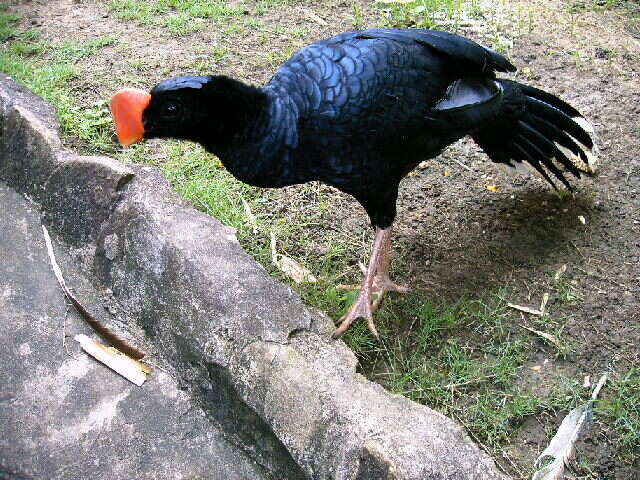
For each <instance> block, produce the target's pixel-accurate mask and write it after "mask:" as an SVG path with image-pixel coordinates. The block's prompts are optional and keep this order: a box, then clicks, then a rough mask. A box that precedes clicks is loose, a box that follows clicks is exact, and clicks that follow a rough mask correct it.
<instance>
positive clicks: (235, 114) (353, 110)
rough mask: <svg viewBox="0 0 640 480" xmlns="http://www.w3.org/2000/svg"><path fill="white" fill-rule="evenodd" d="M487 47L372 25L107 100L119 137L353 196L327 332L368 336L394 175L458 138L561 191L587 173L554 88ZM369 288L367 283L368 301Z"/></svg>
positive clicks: (386, 284) (392, 209) (251, 178)
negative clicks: (359, 268)
mask: <svg viewBox="0 0 640 480" xmlns="http://www.w3.org/2000/svg"><path fill="white" fill-rule="evenodd" d="M514 70H515V67H514V66H513V65H512V64H511V63H509V61H508V60H507V59H506V58H504V57H503V56H502V55H500V54H498V53H497V52H495V51H493V50H491V49H489V48H486V47H483V46H481V45H478V44H477V43H475V42H473V41H471V40H469V39H466V38H463V37H460V36H458V35H453V34H450V33H445V32H440V31H434V30H416V29H409V30H405V29H371V30H363V31H352V32H347V33H343V34H341V35H338V36H335V37H332V38H328V39H326V40H322V41H319V42H317V43H314V44H312V45H309V46H307V47H305V48H303V49H302V50H300V51H299V52H297V53H296V54H294V55H293V56H292V57H291V58H290V59H289V60H288V61H287V62H286V63H284V64H283V65H282V66H281V67H280V68H279V69H278V71H277V72H276V73H275V75H274V76H273V77H272V78H271V80H270V81H269V82H268V83H267V85H266V86H265V87H263V88H256V87H253V86H249V85H246V84H244V83H241V82H239V81H237V80H233V79H231V78H228V77H225V76H218V75H212V76H198V77H195V76H187V77H179V78H173V79H170V80H166V81H163V82H162V83H160V84H158V85H157V86H156V87H155V88H153V89H152V90H151V93H150V94H148V93H146V92H143V91H140V90H134V89H127V90H122V91H120V92H118V93H116V94H115V95H114V96H113V98H112V103H111V107H112V112H113V115H114V118H115V122H116V132H117V133H118V138H119V139H120V141H121V143H123V144H131V143H134V142H136V141H139V140H142V139H146V138H155V137H173V138H180V139H186V140H192V141H195V142H198V143H200V144H202V145H203V146H204V148H205V149H206V150H208V151H209V152H211V153H213V154H215V155H217V156H218V157H219V158H220V160H221V161H222V163H223V164H224V166H225V167H226V168H227V169H228V170H229V171H230V172H231V173H232V174H233V175H234V176H235V177H236V178H238V179H239V180H241V181H243V182H245V183H248V184H250V185H255V186H258V187H284V186H286V185H293V184H298V183H304V182H309V181H312V180H317V181H321V182H324V183H327V184H329V185H332V186H334V187H336V188H338V189H339V190H341V191H343V192H346V193H348V194H350V195H353V196H354V197H355V198H356V200H358V202H359V203H360V204H361V205H362V206H363V207H364V209H365V210H366V212H367V214H368V215H369V218H370V220H371V223H372V225H373V227H374V228H375V231H376V235H375V241H374V245H373V252H372V254H371V259H370V261H369V266H368V268H367V270H366V273H365V276H364V280H363V282H362V286H361V290H360V294H359V296H358V298H357V300H356V302H355V304H354V305H353V306H352V307H351V310H350V311H349V312H348V313H347V314H346V315H345V316H344V317H343V318H342V323H341V324H340V326H339V327H338V329H337V330H336V331H335V333H334V337H337V336H338V335H340V334H342V333H343V332H344V331H345V330H346V329H347V328H348V327H349V325H350V324H351V323H352V322H353V321H354V320H355V319H357V318H360V317H362V318H365V319H366V320H367V321H368V325H369V328H370V330H371V331H372V332H373V334H374V335H376V336H377V332H376V328H375V326H374V323H373V315H372V313H373V311H374V310H375V309H376V308H377V307H378V305H379V304H380V301H381V300H382V297H383V295H384V293H385V292H386V291H397V292H405V291H407V290H408V289H407V288H406V287H401V286H399V285H396V284H395V283H393V282H392V281H391V280H390V279H389V276H388V273H387V272H388V266H389V260H390V250H391V226H392V223H393V221H394V219H395V216H396V199H397V196H398V186H399V184H400V181H401V180H402V178H403V177H404V176H406V175H407V174H408V173H409V172H410V171H411V170H412V169H413V168H415V167H416V166H417V165H418V164H419V163H420V162H421V161H423V160H425V159H428V158H432V157H435V156H436V155H438V154H439V153H440V152H442V150H443V149H444V148H446V147H447V146H449V145H451V144H452V143H453V142H455V141H457V140H458V139H460V138H462V137H464V136H465V135H470V136H471V137H472V138H473V139H474V140H475V141H476V142H477V144H478V145H479V146H480V147H481V148H482V149H483V150H484V152H485V153H486V154H487V155H488V156H489V158H490V159H491V160H493V161H494V162H497V163H499V164H503V165H505V166H506V167H510V168H511V169H515V170H522V169H523V168H524V167H526V168H528V169H529V170H531V171H533V172H537V173H538V174H540V175H541V176H542V177H544V178H545V179H546V180H548V181H549V183H551V184H552V185H553V186H554V187H555V184H554V181H553V179H556V180H558V181H560V182H561V183H562V184H564V185H565V186H566V187H567V188H569V189H571V186H570V185H569V183H568V181H567V179H566V176H565V172H570V173H571V174H573V175H575V176H576V177H580V173H581V172H584V173H587V174H592V173H594V171H595V163H596V151H595V146H594V143H593V140H592V138H591V136H592V134H593V129H592V127H591V125H590V124H589V123H588V122H587V121H586V120H585V119H584V118H583V117H582V116H581V115H580V113H579V112H578V111H577V110H576V109H575V108H573V107H571V106H570V105H568V104H567V103H565V102H564V101H562V100H560V99H559V98H557V97H555V96H553V95H551V94H549V93H546V92H544V91H542V90H538V89H536V88H533V87H530V86H526V85H523V84H520V83H517V82H514V81H510V80H506V79H499V78H496V72H512V71H514ZM372 293H377V297H376V299H375V301H373V302H372Z"/></svg>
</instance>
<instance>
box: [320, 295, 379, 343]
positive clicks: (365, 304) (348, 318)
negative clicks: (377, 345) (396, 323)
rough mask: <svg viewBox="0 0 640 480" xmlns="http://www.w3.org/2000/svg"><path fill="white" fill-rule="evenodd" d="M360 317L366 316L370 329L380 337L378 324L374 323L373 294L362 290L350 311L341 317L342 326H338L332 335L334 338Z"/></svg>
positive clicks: (375, 335) (374, 334) (377, 337)
mask: <svg viewBox="0 0 640 480" xmlns="http://www.w3.org/2000/svg"><path fill="white" fill-rule="evenodd" d="M358 318H364V319H365V320H366V321H367V325H368V326H369V330H371V333H372V334H373V336H374V337H376V339H379V338H380V337H379V336H378V330H376V326H375V324H374V323H373V309H372V305H371V294H370V293H367V292H364V291H360V294H359V295H358V298H357V300H356V302H355V303H354V304H353V305H351V308H350V309H349V312H348V313H347V314H346V315H345V316H344V317H342V318H341V319H340V326H339V327H338V328H336V331H335V332H333V335H331V337H332V338H333V339H336V338H339V337H340V335H342V334H343V333H344V332H346V331H347V329H348V328H349V327H350V326H351V324H352V323H353V322H354V320H357V319H358Z"/></svg>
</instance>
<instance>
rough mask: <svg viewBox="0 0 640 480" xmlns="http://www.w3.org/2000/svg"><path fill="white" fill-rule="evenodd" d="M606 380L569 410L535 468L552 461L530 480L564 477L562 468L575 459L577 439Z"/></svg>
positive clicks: (589, 419) (587, 421)
mask: <svg viewBox="0 0 640 480" xmlns="http://www.w3.org/2000/svg"><path fill="white" fill-rule="evenodd" d="M606 380H607V375H606V374H605V375H603V376H602V377H601V378H600V381H599V382H598V385H596V387H595V388H594V389H593V393H592V394H591V399H590V400H589V401H588V402H587V403H585V404H584V405H580V406H579V407H577V408H575V409H573V410H571V411H570V412H569V414H568V415H567V416H566V417H565V418H564V420H562V423H561V424H560V428H558V431H557V432H556V434H555V436H554V437H553V438H552V439H551V442H550V443H549V446H548V447H547V448H545V449H544V451H543V452H542V454H540V456H539V457H538V459H537V460H536V466H537V467H539V466H540V465H541V464H542V463H543V462H544V460H548V459H552V462H551V463H550V464H549V465H547V466H545V467H543V468H541V469H540V470H538V471H537V472H536V473H534V474H533V477H532V478H531V480H561V479H562V478H563V477H564V468H565V466H567V465H568V464H569V462H570V461H571V460H572V459H573V458H574V457H575V446H576V442H577V440H578V437H579V436H580V434H581V433H582V431H583V430H584V428H585V427H586V426H587V425H588V424H589V422H590V421H591V417H592V414H593V402H594V401H595V399H596V397H597V396H598V393H600V389H601V388H602V386H603V385H604V383H605V382H606Z"/></svg>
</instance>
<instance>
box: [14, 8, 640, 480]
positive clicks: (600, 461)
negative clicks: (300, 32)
mask: <svg viewBox="0 0 640 480" xmlns="http://www.w3.org/2000/svg"><path fill="white" fill-rule="evenodd" d="M245 3H246V4H247V5H248V9H249V11H250V12H252V11H253V8H254V2H245ZM316 3H318V4H319V5H316ZM366 3H367V2H362V4H363V5H365V4H366ZM565 7H566V6H565V5H563V2H559V1H556V0H536V1H534V2H517V1H513V2H509V5H508V7H507V6H505V7H504V8H505V9H506V12H507V13H506V14H505V15H507V16H509V15H511V14H514V13H513V12H516V11H519V10H518V9H519V8H523V9H529V8H533V9H534V10H533V12H534V13H533V17H531V15H529V16H528V17H527V22H529V25H527V26H526V27H520V28H518V29H511V30H510V29H505V32H506V33H505V35H506V36H507V37H508V38H510V39H511V40H512V41H513V47H512V48H510V49H509V51H508V55H509V57H510V59H511V60H512V61H513V63H514V64H515V65H517V66H518V67H520V68H521V69H525V70H521V72H522V73H520V74H519V76H518V78H519V80H520V81H525V82H527V83H530V84H532V85H534V86H537V87H539V88H543V89H545V90H548V91H551V92H552V93H554V94H557V95H559V96H561V97H562V98H564V99H565V100H567V101H569V102H570V103H571V104H573V105H574V106H576V107H577V108H578V110H580V111H581V112H582V113H583V114H584V115H585V116H586V117H587V118H589V119H590V120H591V121H592V122H593V123H594V124H595V126H596V131H597V135H598V138H599V145H600V151H601V169H600V174H599V176H598V177H597V178H596V179H586V180H582V181H577V182H574V183H575V185H576V186H577V193H576V195H575V197H569V196H567V197H565V198H562V199H561V198H559V197H558V196H557V195H556V194H554V193H553V192H552V191H551V190H550V189H549V187H548V186H547V185H546V184H545V183H544V182H543V181H541V180H539V179H537V178H534V177H524V176H523V177H509V176H508V175H506V174H503V173H502V172H500V171H499V170H497V169H496V168H495V167H494V166H493V165H492V164H491V162H489V161H488V160H487V157H486V156H485V155H484V154H482V153H481V152H480V151H479V149H478V148H477V147H475V145H473V144H472V143H471V142H464V141H463V142H461V143H459V144H458V145H456V146H454V147H452V148H451V149H449V150H448V151H447V152H445V153H444V154H443V155H442V156H441V157H440V158H439V159H436V160H432V161H429V162H428V164H426V165H424V166H423V167H424V168H419V169H418V170H416V173H415V174H414V175H412V176H410V177H408V179H407V180H406V181H405V182H404V184H403V187H402V190H401V194H400V201H399V214H398V219H397V222H396V239H395V245H396V246H397V249H398V251H402V252H404V253H403V255H402V258H403V259H405V260H404V263H405V265H402V267H400V266H397V270H398V276H399V277H401V278H399V280H401V281H402V280H405V281H406V280H409V276H410V277H411V281H412V284H413V286H414V287H416V288H417V289H420V290H423V291H424V292H425V293H426V294H427V295H433V296H435V297H443V298H450V299H455V298H458V297H460V296H467V297H478V296H482V294H483V293H484V292H493V291H495V290H496V289H498V288H500V286H502V285H504V284H506V283H509V284H510V285H520V286H521V288H520V289H519V291H520V294H519V295H516V296H514V297H513V298H509V300H510V301H511V302H513V303H517V304H523V305H534V304H536V303H537V302H539V299H540V298H541V297H542V294H543V293H544V292H545V291H548V284H549V276H550V274H553V272H555V271H557V270H558V268H560V267H561V266H562V265H563V264H566V265H567V266H568V271H567V274H566V276H567V278H569V279H570V281H571V287H572V288H573V289H574V290H575V291H576V292H578V293H579V295H581V296H582V301H581V302H580V303H579V305H577V306H576V305H567V304H563V303H562V302H560V301H557V299H556V298H554V296H552V298H551V304H550V305H551V306H552V307H553V308H554V314H555V315H556V316H565V317H566V319H567V321H566V325H565V332H566V333H567V335H568V336H569V337H570V338H571V339H573V340H574V341H575V342H576V343H577V344H578V348H577V349H576V350H575V352H574V353H573V354H571V355H570V356H569V357H567V358H566V359H565V360H560V359H556V360H554V361H553V362H552V363H553V367H549V369H550V370H549V372H547V373H545V372H546V371H543V372H542V373H537V372H534V371H530V369H523V379H522V380H521V381H523V382H528V383H532V384H534V383H544V382H543V380H544V378H543V377H544V375H553V371H555V370H559V371H562V372H563V374H565V375H569V376H571V377H573V378H583V376H586V375H591V377H592V378H594V377H596V376H597V375H599V374H600V373H601V372H605V371H609V372H626V371H628V370H629V368H631V367H632V366H633V365H635V366H638V365H640V357H639V353H638V343H639V340H640V338H639V337H640V213H639V206H640V162H639V161H638V158H637V157H638V154H639V150H638V145H639V144H640V126H639V123H638V122H639V118H640V78H639V72H640V41H639V40H638V39H637V38H634V37H633V35H632V33H631V32H629V31H627V30H626V29H625V28H624V26H623V25H624V22H623V21H622V19H621V17H620V16H619V13H616V12H597V13H596V12H592V11H590V10H583V11H580V12H579V14H576V15H571V14H570V13H569V12H568V10H567V9H566V8H565ZM13 8H15V10H17V11H19V12H20V13H22V14H23V16H24V17H23V20H22V22H23V23H24V25H25V26H29V27H34V26H35V27H37V28H39V29H40V30H41V31H42V33H43V35H44V37H45V38H47V39H50V40H52V41H54V42H61V41H66V40H73V41H84V40H89V39H93V38H95V37H97V36H99V35H104V34H116V35H117V36H118V38H119V41H118V43H117V44H116V45H114V46H110V47H106V48H105V49H104V50H102V51H101V52H100V54H99V55H94V56H91V57H89V58H87V59H85V60H82V63H81V68H82V69H83V70H84V71H86V72H87V75H86V76H85V77H84V78H82V79H79V80H78V81H77V82H76V83H74V85H73V87H74V89H75V91H76V93H77V95H78V97H79V98H84V99H86V102H95V101H97V100H99V99H101V98H102V99H104V98H106V97H107V96H108V95H109V94H110V93H111V92H112V91H113V90H114V89H115V88H118V87H122V86H124V85H127V86H140V87H144V88H148V87H149V86H151V85H153V84H155V83H156V82H158V81H159V80H162V79H164V78H166V77H168V76H172V75H178V74H185V73H187V72H193V71H194V66H197V68H200V69H202V70H203V71H209V72H213V71H217V72H222V73H225V74H227V75H230V76H234V77H237V78H240V79H244V80H247V81H249V82H252V83H255V84H262V83H264V82H265V81H266V80H267V79H268V78H269V76H270V75H271V74H272V73H273V71H274V70H275V68H276V66H277V64H278V63H280V62H281V61H282V60H284V59H285V57H286V55H284V54H283V53H281V52H289V51H291V50H295V49H297V48H299V47H301V46H303V45H305V44H308V43H311V42H312V41H313V40H316V39H320V38H323V37H326V36H329V35H332V34H335V33H337V32H340V31H343V30H348V29H351V28H353V6H352V3H351V2H339V1H330V2H311V1H307V2H295V6H293V7H290V8H282V7H281V8H278V9H273V10H271V11H269V12H267V13H266V14H264V15H263V16H262V17H260V19H261V21H262V22H263V26H269V25H273V26H274V29H275V26H276V25H278V26H281V27H284V31H283V33H281V34H278V33H277V32H275V33H274V34H273V35H270V36H269V37H268V38H267V39H266V40H265V39H264V38H263V37H262V36H261V34H260V32H259V31H258V30H257V29H253V30H251V29H249V30H247V31H246V32H244V33H243V34H242V35H237V36H230V35H227V34H225V32H224V29H223V28H220V25H217V26H216V28H211V29H205V30H203V31H200V32H196V33H193V34H190V35H188V36H185V37H176V36H174V35H172V34H170V33H169V32H168V31H167V30H166V29H165V28H163V27H158V26H140V25H138V24H136V23H135V22H126V21H122V20H117V19H115V18H114V16H113V14H112V13H111V12H110V11H109V10H108V8H107V7H106V4H105V2H100V1H97V0H95V1H71V0H55V1H54V0H50V1H43V2H35V1H34V2H19V4H16V5H14V7H13ZM367 8H370V7H366V8H364V11H365V12H367V11H368V10H367ZM309 12H314V14H315V15H317V17H320V19H321V21H317V20H314V17H313V15H311V14H310V13H309ZM514 15H515V14H514ZM367 21H372V18H369V17H367V18H365V24H366V23H367ZM373 23H376V22H375V21H373ZM295 27H304V28H306V30H307V34H306V35H305V36H304V37H301V38H295V37H294V36H292V35H290V34H289V33H288V31H289V30H290V29H292V28H295ZM461 33H463V34H467V35H468V36H470V37H472V38H475V39H477V40H480V41H483V40H484V39H483V38H482V35H481V32H480V33H479V32H478V31H477V29H476V28H475V27H474V26H471V27H469V28H466V29H465V28H463V30H462V32H461ZM216 47H223V48H226V49H227V51H228V53H227V54H226V55H224V56H223V57H222V59H219V60H215V59H214V58H213V57H212V56H211V51H212V50H213V49H214V48H216ZM575 52H579V54H577V53H575ZM132 61H135V62H136V64H135V65H136V66H135V68H133V67H132ZM159 154H161V152H160V153H159ZM454 160H455V161H459V162H461V163H463V164H465V165H466V166H467V167H468V168H469V169H470V170H467V169H464V168H462V167H460V166H459V165H458V164H457V163H456V162H455V161H454ZM445 171H446V173H445ZM489 185H496V186H498V191H497V192H492V191H489V190H487V188H486V187H487V186H489ZM292 191H293V192H295V189H294V190H289V191H288V192H287V191H285V192H276V193H271V194H270V195H273V196H274V198H275V199H276V200H277V199H281V200H282V201H283V202H284V201H286V196H287V195H292V193H291V192H292ZM580 217H584V219H585V221H586V223H585V224H583V223H582V222H581V221H580ZM322 222H324V223H326V224H327V226H331V228H333V229H337V230H340V231H343V232H345V231H346V232H347V233H349V232H353V235H354V237H353V238H358V237H361V236H362V232H363V231H366V227H367V220H366V218H365V216H364V214H363V212H362V211H361V210H360V209H359V207H357V205H356V204H355V202H354V201H353V200H351V199H349V198H347V197H345V196H342V195H339V196H337V197H336V198H335V200H334V201H333V204H332V209H331V213H330V214H325V215H323V219H322ZM328 234H329V233H328V230H327V231H320V232H317V231H316V230H315V229H313V230H312V231H311V232H310V235H328ZM368 238H370V237H368ZM365 245H367V241H363V242H361V244H358V246H357V247H356V248H357V249H358V252H359V254H361V255H365V253H366V248H365ZM406 259H409V260H406ZM541 358H542V357H541ZM524 370H527V372H525V371H524ZM561 418H562V416H559V417H558V418H557V419H554V422H555V423H556V424H557V423H559V421H560V420H561ZM547 441H548V435H547V432H545V430H544V428H543V426H542V424H541V423H540V422H539V421H537V420H536V419H531V420H529V421H527V422H526V423H525V425H524V426H522V427H521V429H520V431H519V434H518V436H517V438H515V439H514V440H513V442H512V443H511V446H509V447H508V448H507V451H508V453H509V456H510V458H511V460H512V461H514V462H516V463H517V464H518V465H521V466H528V467H530V466H531V463H532V461H533V459H534V458H535V457H536V456H537V454H538V453H539V452H540V451H541V450H542V448H544V446H545V444H546V442H547ZM580 449H581V452H583V454H584V455H585V457H586V458H587V459H588V462H589V463H590V467H589V470H588V471H585V470H582V471H581V474H580V478H602V479H618V480H622V479H631V478H638V477H637V476H635V475H637V474H638V470H637V467H634V466H633V465H629V464H628V463H625V462H624V461H623V460H621V459H620V458H618V457H617V456H616V455H615V452H616V447H615V445H614V441H613V440H612V433H611V427H610V426H608V425H606V424H603V423H596V424H595V426H594V428H593V430H592V431H591V434H590V435H589V436H588V438H587V439H586V440H585V441H584V442H582V444H581V446H580ZM499 461H501V460H500V459H499ZM503 463H504V464H505V467H506V468H507V469H511V467H510V466H509V463H507V462H503ZM528 467H525V468H528Z"/></svg>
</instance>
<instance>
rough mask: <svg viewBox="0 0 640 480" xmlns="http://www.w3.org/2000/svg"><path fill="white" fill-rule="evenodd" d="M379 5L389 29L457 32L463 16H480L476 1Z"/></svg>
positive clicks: (420, 0) (422, 0)
mask: <svg viewBox="0 0 640 480" xmlns="http://www.w3.org/2000/svg"><path fill="white" fill-rule="evenodd" d="M379 4H380V5H381V7H380V8H381V12H382V16H383V19H384V22H385V23H386V24H387V26H390V27H415V28H441V29H445V30H457V28H458V26H459V24H460V22H461V21H462V20H463V19H464V17H465V16H478V15H480V10H479V7H478V1H477V0H415V1H413V2H407V3H396V2H392V1H390V2H379Z"/></svg>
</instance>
